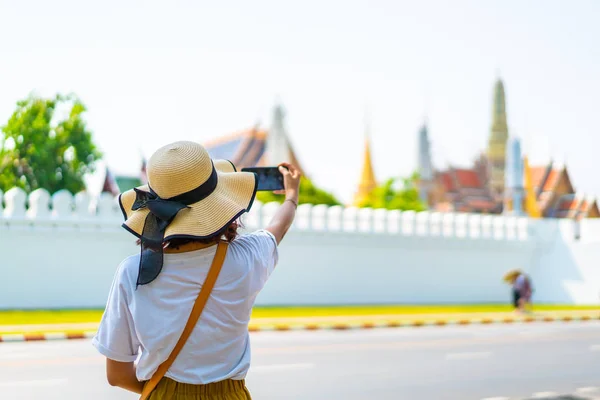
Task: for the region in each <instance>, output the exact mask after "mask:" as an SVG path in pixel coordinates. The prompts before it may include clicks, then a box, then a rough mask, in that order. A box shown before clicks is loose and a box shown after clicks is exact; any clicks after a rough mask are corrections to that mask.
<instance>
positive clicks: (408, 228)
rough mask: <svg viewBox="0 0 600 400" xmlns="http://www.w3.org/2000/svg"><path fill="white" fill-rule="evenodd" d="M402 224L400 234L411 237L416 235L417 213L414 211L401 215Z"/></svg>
mask: <svg viewBox="0 0 600 400" xmlns="http://www.w3.org/2000/svg"><path fill="white" fill-rule="evenodd" d="M400 224H401V226H402V227H401V229H400V232H402V234H403V235H404V236H410V235H414V234H415V226H416V225H415V224H416V213H415V212H414V211H404V212H403V213H402V214H400Z"/></svg>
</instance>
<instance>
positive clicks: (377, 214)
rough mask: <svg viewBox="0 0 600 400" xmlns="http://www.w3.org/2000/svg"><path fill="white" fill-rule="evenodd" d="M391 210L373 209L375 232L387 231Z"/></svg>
mask: <svg viewBox="0 0 600 400" xmlns="http://www.w3.org/2000/svg"><path fill="white" fill-rule="evenodd" d="M388 214H389V212H388V211H387V210H386V209H384V208H378V209H376V210H374V211H373V232H375V233H385V232H386V222H387V218H386V217H387V215H388Z"/></svg>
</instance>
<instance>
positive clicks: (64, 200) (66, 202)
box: [52, 190, 74, 219]
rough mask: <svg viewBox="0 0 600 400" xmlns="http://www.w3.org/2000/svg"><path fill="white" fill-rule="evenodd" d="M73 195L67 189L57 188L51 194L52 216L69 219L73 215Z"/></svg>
mask: <svg viewBox="0 0 600 400" xmlns="http://www.w3.org/2000/svg"><path fill="white" fill-rule="evenodd" d="M73 202H74V198H73V195H72V194H71V193H70V192H69V191H67V190H59V191H58V192H56V193H54V194H53V195H52V218H54V219H59V218H65V219H71V218H72V217H73Z"/></svg>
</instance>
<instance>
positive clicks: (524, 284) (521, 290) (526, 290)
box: [503, 269, 533, 312]
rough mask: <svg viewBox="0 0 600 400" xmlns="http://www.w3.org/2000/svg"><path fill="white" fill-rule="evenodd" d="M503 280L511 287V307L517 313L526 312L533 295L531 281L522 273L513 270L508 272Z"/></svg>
mask: <svg viewBox="0 0 600 400" xmlns="http://www.w3.org/2000/svg"><path fill="white" fill-rule="evenodd" d="M503 280H504V281H505V282H506V283H508V284H510V285H511V286H512V295H513V296H512V297H513V306H514V307H515V310H516V311H518V312H526V311H527V310H526V306H527V305H529V304H531V295H532V293H533V289H532V285H531V279H530V278H529V276H527V275H526V274H525V273H524V272H523V271H521V270H519V269H513V270H510V271H508V272H507V273H506V274H505V275H504V277H503Z"/></svg>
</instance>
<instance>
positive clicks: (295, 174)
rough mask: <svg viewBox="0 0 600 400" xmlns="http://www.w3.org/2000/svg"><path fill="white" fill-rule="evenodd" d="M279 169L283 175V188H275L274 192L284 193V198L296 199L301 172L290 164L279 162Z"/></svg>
mask: <svg viewBox="0 0 600 400" xmlns="http://www.w3.org/2000/svg"><path fill="white" fill-rule="evenodd" d="M279 171H280V172H281V175H283V186H284V188H285V189H284V190H277V191H275V192H274V193H275V194H285V197H286V199H292V200H295V201H298V192H299V187H300V177H301V176H302V174H301V173H300V171H299V170H298V168H296V167H295V166H293V165H292V164H289V163H281V164H279Z"/></svg>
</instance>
